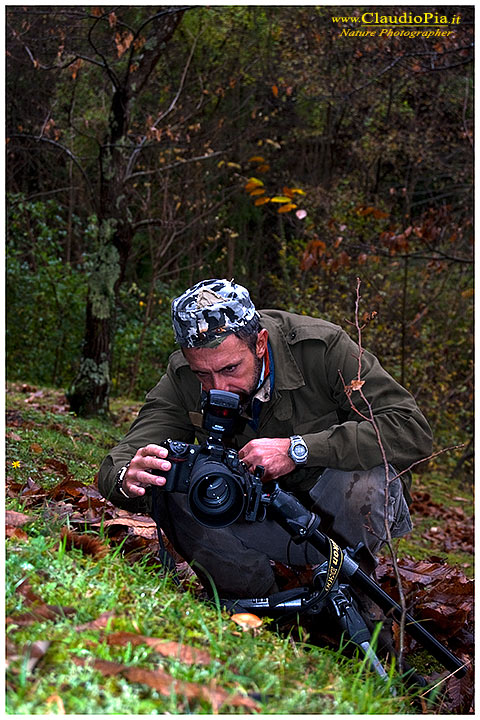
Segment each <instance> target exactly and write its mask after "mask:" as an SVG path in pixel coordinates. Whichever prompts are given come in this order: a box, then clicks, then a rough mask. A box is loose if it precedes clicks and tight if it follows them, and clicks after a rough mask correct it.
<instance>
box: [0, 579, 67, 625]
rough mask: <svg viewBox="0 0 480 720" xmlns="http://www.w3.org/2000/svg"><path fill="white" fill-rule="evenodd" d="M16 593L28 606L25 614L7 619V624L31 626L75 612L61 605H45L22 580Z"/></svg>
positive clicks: (26, 582)
mask: <svg viewBox="0 0 480 720" xmlns="http://www.w3.org/2000/svg"><path fill="white" fill-rule="evenodd" d="M17 592H18V593H20V595H22V596H23V597H24V599H25V603H26V605H27V606H29V610H28V612H26V613H20V614H18V615H12V616H10V617H7V623H15V624H16V625H32V624H33V623H35V622H39V621H40V620H56V619H57V618H58V617H59V616H60V617H63V616H65V615H73V614H75V613H76V612H77V611H76V609H75V608H72V607H64V606H62V605H47V604H46V603H44V602H43V600H42V599H41V598H40V597H39V596H38V595H37V594H36V593H35V592H34V591H33V589H32V586H31V585H30V582H29V581H28V580H24V581H23V582H22V583H20V585H19V586H18V587H17Z"/></svg>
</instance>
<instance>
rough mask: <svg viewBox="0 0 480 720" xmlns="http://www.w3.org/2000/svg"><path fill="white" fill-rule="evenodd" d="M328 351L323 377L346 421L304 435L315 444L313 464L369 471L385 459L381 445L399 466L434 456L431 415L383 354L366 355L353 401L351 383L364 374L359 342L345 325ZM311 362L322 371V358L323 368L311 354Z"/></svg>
mask: <svg viewBox="0 0 480 720" xmlns="http://www.w3.org/2000/svg"><path fill="white" fill-rule="evenodd" d="M310 349H311V347H310ZM324 352H325V354H324V362H323V367H324V372H325V373H326V375H325V376H324V377H323V381H324V382H325V383H327V385H328V392H329V395H330V399H331V401H332V402H333V403H334V405H335V406H336V407H337V413H338V416H339V418H340V420H339V422H338V424H334V425H331V426H330V427H329V428H328V429H326V430H322V431H320V432H317V433H311V434H306V435H305V434H304V438H305V441H306V443H307V445H308V448H309V458H308V465H309V466H322V467H332V468H339V469H343V470H361V469H365V470H366V469H369V468H371V467H375V466H376V465H380V464H382V463H383V455H382V449H381V448H383V450H384V451H385V455H386V458H387V460H388V462H390V463H391V464H392V465H393V466H394V467H395V468H396V469H397V470H405V469H407V468H408V467H410V466H411V465H412V463H414V462H416V461H418V460H422V459H424V458H427V457H429V455H430V454H431V452H432V433H431V430H430V427H429V425H428V423H427V421H426V419H425V417H424V416H423V414H422V413H421V412H420V410H419V408H418V406H417V404H416V402H415V399H414V398H413V396H412V395H411V394H410V393H409V392H408V391H407V390H406V389H405V388H403V387H402V386H401V385H400V384H399V383H397V382H396V381H395V380H394V379H393V378H392V377H391V376H390V375H389V374H388V373H387V372H386V371H385V370H384V369H383V368H382V366H381V365H380V363H379V361H378V360H377V358H376V357H375V356H374V355H372V354H371V353H369V352H367V351H364V353H363V354H362V359H361V379H362V380H363V381H364V384H363V385H362V387H361V392H360V391H359V390H354V391H353V392H352V394H351V397H350V401H351V402H350V401H349V398H348V396H347V393H346V391H345V385H349V383H351V381H352V380H353V379H356V378H357V375H358V357H359V352H360V351H359V347H358V345H357V344H356V343H355V342H353V340H351V339H350V338H349V336H348V335H347V334H346V333H345V332H344V331H343V330H339V332H338V333H337V334H336V336H335V337H334V339H333V340H332V341H331V342H329V344H328V345H327V347H326V350H325V351H324ZM307 362H308V367H309V368H310V374H311V373H312V372H317V374H318V367H319V364H318V358H317V365H316V367H317V371H315V370H314V369H313V365H312V358H311V357H310V359H309V360H308V361H307ZM342 378H343V380H342ZM344 383H345V384H344ZM362 394H363V396H364V398H365V399H362ZM371 413H373V418H374V421H373V422H372V419H371ZM377 430H378V435H379V436H378V435H377ZM379 440H380V441H379Z"/></svg>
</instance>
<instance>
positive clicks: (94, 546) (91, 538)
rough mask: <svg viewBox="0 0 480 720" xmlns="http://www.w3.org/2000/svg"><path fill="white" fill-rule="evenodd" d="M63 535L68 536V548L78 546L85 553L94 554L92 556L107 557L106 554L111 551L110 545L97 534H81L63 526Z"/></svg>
mask: <svg viewBox="0 0 480 720" xmlns="http://www.w3.org/2000/svg"><path fill="white" fill-rule="evenodd" d="M61 535H62V538H66V545H65V547H66V548H67V549H68V548H78V549H79V550H81V551H82V552H83V553H84V554H85V555H92V557H94V558H102V557H105V555H108V553H109V552H110V548H109V547H108V545H105V544H104V543H103V542H102V541H101V540H100V539H99V538H98V537H97V536H95V535H87V534H82V535H80V534H79V533H76V532H74V531H73V530H68V528H66V527H63V528H62V532H61Z"/></svg>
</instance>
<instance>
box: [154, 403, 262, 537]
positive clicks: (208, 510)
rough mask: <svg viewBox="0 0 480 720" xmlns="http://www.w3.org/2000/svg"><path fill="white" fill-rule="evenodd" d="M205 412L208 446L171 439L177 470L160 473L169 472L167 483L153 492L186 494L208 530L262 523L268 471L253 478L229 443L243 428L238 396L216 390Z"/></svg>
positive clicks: (172, 459)
mask: <svg viewBox="0 0 480 720" xmlns="http://www.w3.org/2000/svg"><path fill="white" fill-rule="evenodd" d="M202 410H203V427H204V428H205V429H206V430H209V431H210V436H209V438H208V440H207V441H206V442H205V443H203V444H202V445H191V444H189V443H185V442H182V441H180V440H166V441H165V442H164V443H163V445H164V447H166V448H167V450H168V460H169V461H170V462H171V464H172V467H171V469H170V470H169V471H168V472H167V473H161V472H159V471H155V472H154V474H158V475H160V474H164V476H165V478H166V483H165V485H164V486H163V487H156V486H155V487H154V488H153V490H154V491H160V492H179V493H186V494H187V495H188V504H189V508H190V511H191V513H192V515H193V516H194V518H195V519H196V520H197V521H198V522H199V523H200V524H202V525H205V526H207V527H226V526H227V525H231V524H232V523H233V522H235V521H236V520H238V519H240V518H242V517H243V518H244V519H245V520H247V521H249V522H254V521H255V520H258V519H261V509H262V508H263V506H262V504H261V501H262V496H263V485H262V482H261V479H260V478H261V475H262V474H263V468H257V469H256V471H255V474H253V475H252V474H251V473H249V472H248V470H247V469H246V467H245V465H244V464H243V463H242V462H241V460H240V459H239V457H238V453H237V451H236V450H233V449H231V448H227V447H226V446H225V443H224V438H225V437H229V436H232V435H233V434H234V433H235V429H236V427H237V425H238V420H239V416H240V412H239V397H238V395H236V394H235V393H230V392H227V391H223V390H210V392H209V393H207V396H206V400H205V402H204V404H203V408H202ZM263 512H264V509H263Z"/></svg>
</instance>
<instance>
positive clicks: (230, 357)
mask: <svg viewBox="0 0 480 720" xmlns="http://www.w3.org/2000/svg"><path fill="white" fill-rule="evenodd" d="M267 340H268V331H267V330H265V329H263V330H260V332H259V333H258V338H257V344H256V348H255V352H254V353H253V352H252V351H251V350H250V349H249V347H248V345H247V344H246V343H245V342H244V341H243V340H240V339H239V338H238V337H236V336H235V335H228V336H227V337H226V338H225V340H224V341H223V342H222V343H220V345H218V346H217V347H215V348H185V349H184V351H183V353H184V355H185V358H186V360H187V362H188V364H189V365H190V368H191V370H192V371H193V372H194V373H195V375H196V376H197V378H198V379H199V380H200V382H201V383H202V387H203V389H204V390H205V391H206V392H208V391H209V390H227V391H228V392H233V393H236V394H237V395H239V396H240V403H241V404H242V405H244V406H245V405H247V404H248V402H249V401H250V399H251V397H252V396H253V395H254V393H255V391H256V389H257V385H258V381H259V378H260V374H261V372H262V364H263V356H264V355H265V353H266V351H267Z"/></svg>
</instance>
